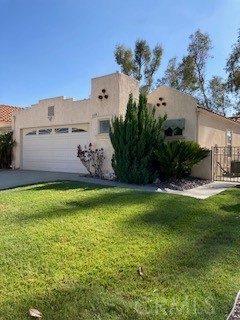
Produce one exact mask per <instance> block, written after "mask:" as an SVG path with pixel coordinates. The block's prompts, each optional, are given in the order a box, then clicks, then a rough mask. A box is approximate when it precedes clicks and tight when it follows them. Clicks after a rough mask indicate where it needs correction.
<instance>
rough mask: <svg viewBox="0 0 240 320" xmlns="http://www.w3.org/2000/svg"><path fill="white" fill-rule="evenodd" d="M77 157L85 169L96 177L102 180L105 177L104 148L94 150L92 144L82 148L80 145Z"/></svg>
mask: <svg viewBox="0 0 240 320" xmlns="http://www.w3.org/2000/svg"><path fill="white" fill-rule="evenodd" d="M77 157H78V158H79V159H80V161H81V162H82V164H83V165H84V167H85V168H86V169H87V171H88V172H89V173H90V175H92V176H94V177H99V178H101V177H102V175H103V171H102V168H103V161H104V159H105V157H104V153H103V148H100V149H93V146H92V144H91V143H89V145H88V147H87V146H85V147H84V148H82V147H81V146H80V145H79V146H78V147H77Z"/></svg>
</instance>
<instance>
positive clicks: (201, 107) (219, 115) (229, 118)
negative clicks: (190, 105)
mask: <svg viewBox="0 0 240 320" xmlns="http://www.w3.org/2000/svg"><path fill="white" fill-rule="evenodd" d="M197 107H198V109H202V110H204V111H206V112H210V113H212V114H214V115H216V116H218V117H221V118H223V119H225V120H228V121H231V122H234V123H236V122H237V124H239V125H240V121H238V120H235V119H232V118H236V117H225V116H223V115H222V114H219V113H216V112H214V111H211V110H208V109H206V108H204V107H203V106H200V105H199V104H198V106H197Z"/></svg>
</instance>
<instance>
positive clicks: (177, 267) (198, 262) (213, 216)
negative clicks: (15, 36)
mask: <svg viewBox="0 0 240 320" xmlns="http://www.w3.org/2000/svg"><path fill="white" fill-rule="evenodd" d="M85 187H86V184H83V186H82V187H81V184H79V182H76V183H74V182H71V184H70V185H69V184H68V182H66V183H63V184H60V183H50V184H49V183H48V184H46V185H43V186H35V187H33V188H28V190H36V191H40V190H43V191H45V190H57V191H65V190H72V189H79V191H82V192H85V191H92V192H93V194H92V195H91V194H90V193H88V195H87V197H86V198H85V197H81V198H78V197H77V196H76V199H74V200H68V201H66V202H61V203H60V204H59V205H58V204H57V203H56V204H55V205H54V207H53V208H52V209H51V210H49V211H44V212H36V213H34V214H29V215H22V216H21V215H19V218H18V219H19V220H21V221H24V222H25V221H31V220H33V221H34V220H39V219H49V218H53V219H57V218H59V217H67V216H69V215H73V214H78V215H79V214H83V215H86V214H88V215H95V214H96V217H97V218H99V215H101V214H103V215H104V214H105V209H106V208H107V209H109V210H111V208H113V211H112V212H111V214H112V215H119V214H124V210H125V208H128V210H129V208H131V206H132V210H133V213H132V214H130V215H127V216H126V218H124V219H123V221H121V222H119V221H118V224H119V226H117V227H119V228H118V229H117V230H118V232H119V233H122V236H123V237H124V235H125V234H126V232H129V233H130V235H129V236H128V238H127V239H126V248H127V246H128V245H131V240H132V239H131V238H132V237H136V234H137V235H139V236H138V237H139V244H141V232H139V230H140V231H142V233H143V232H144V237H147V233H148V232H149V233H151V235H152V234H155V235H156V241H158V239H159V238H158V237H157V236H158V234H159V233H161V232H163V231H164V232H166V237H168V240H167V241H168V242H170V243H171V240H172V239H171V235H174V236H176V237H175V238H179V243H177V244H176V243H175V245H174V243H173V246H172V247H171V248H170V250H168V249H167V250H164V249H162V248H159V249H158V248H157V246H156V247H155V248H156V251H155V252H154V254H152V253H150V254H149V253H148V252H146V264H148V265H149V264H150V265H151V266H152V270H153V273H154V275H153V276H152V278H149V280H146V283H145V286H149V287H151V286H153V285H154V287H155V286H160V285H161V282H160V280H159V279H158V276H157V275H158V274H159V275H160V276H159V277H161V272H162V274H165V273H167V276H166V278H165V279H161V281H162V284H163V286H164V287H165V288H166V287H167V286H168V284H169V283H170V285H171V286H173V287H175V288H176V287H177V286H181V285H182V284H181V279H183V277H186V278H190V279H192V281H194V280H195V281H196V282H197V281H198V279H199V277H203V278H204V277H206V274H207V271H208V270H207V268H208V266H211V263H213V262H214V260H215V259H218V261H223V262H220V263H222V264H223V265H224V260H226V259H227V257H229V256H230V257H231V255H232V256H234V255H235V256H236V255H238V257H239V254H240V253H239V241H240V221H239V220H238V219H237V215H238V211H236V208H237V207H238V204H233V205H231V206H226V207H220V208H218V207H216V206H215V207H214V208H212V207H211V206H208V204H209V203H210V202H209V203H208V201H199V200H196V199H190V198H184V197H180V196H173V195H166V194H164V195H163V194H154V193H145V192H138V191H133V190H129V189H125V190H123V191H121V190H119V189H118V190H117V189H115V190H112V191H111V189H109V188H107V192H103V193H101V189H104V188H106V187H101V186H96V185H94V186H90V187H86V190H85V189H84V188H85ZM94 190H99V191H100V193H99V194H95V193H94ZM116 190H117V191H116ZM216 199H217V197H216ZM211 201H212V202H213V201H214V200H211ZM229 207H230V209H229V210H228V209H227V208H229ZM231 207H233V209H234V210H231ZM223 211H226V212H231V213H228V214H226V212H223ZM17 223H18V221H17ZM113 223H114V221H113ZM123 230H124V232H122V231H123ZM131 235H132V237H131ZM112 240H114V234H113V238H112ZM139 248H140V246H139ZM139 250H140V249H139ZM109 255H111V253H110V252H109ZM147 260H148V261H147ZM235 260H237V257H235ZM235 260H234V261H235ZM117 263H119V261H118V262H116V261H115V262H114V261H113V264H114V265H115V264H117ZM143 263H144V262H143ZM122 267H124V265H122ZM220 268H221V266H220ZM166 270H171V271H169V272H168V271H167V272H166ZM101 271H104V270H101ZM101 271H100V272H99V274H98V273H96V274H95V275H94V279H87V278H88V276H87V274H86V275H85V276H84V277H83V278H82V279H81V280H80V281H79V282H76V283H74V284H72V286H71V285H66V284H65V283H64V282H63V283H59V284H58V287H57V288H56V289H52V290H51V291H49V292H47V289H46V294H42V295H41V294H40V295H36V296H34V297H32V299H28V300H24V299H23V300H22V301H19V302H18V303H17V304H16V305H15V308H16V309H17V312H18V314H23V313H24V314H25V312H26V310H27V309H28V308H29V307H31V306H32V307H37V308H39V310H41V311H42V312H43V314H44V317H45V318H46V319H51V320H55V319H56V320H57V319H106V318H107V317H108V319H126V320H127V319H131V320H132V319H165V317H162V318H160V317H159V315H157V316H156V317H155V316H154V314H145V315H141V314H139V313H137V312H136V310H135V309H134V307H135V306H136V305H135V304H134V303H135V302H136V301H135V300H134V298H133V297H132V296H131V295H130V296H129V294H128V293H125V295H124V293H123V292H124V289H125V288H124V287H121V285H123V284H124V283H122V282H121V279H120V278H118V276H112V275H111V274H110V275H108V274H105V273H104V272H103V274H102V273H101ZM134 272H135V270H134ZM146 273H148V270H146ZM134 274H135V273H134ZM167 277H168V278H167ZM88 280H89V281H88ZM129 281H130V280H129ZM131 281H134V284H133V287H134V286H135V287H136V291H137V292H138V290H139V291H140V289H141V288H142V287H143V286H144V282H142V279H141V278H139V276H137V277H136V279H135V278H134V276H131ZM164 281H168V283H164ZM184 285H185V283H184V282H183V286H184ZM118 286H119V288H118ZM236 286H237V284H236ZM66 287H67V288H66ZM181 289H182V288H181ZM187 289H188V288H186V290H187ZM111 292H112V294H111ZM140 292H141V291H140ZM143 292H144V290H143ZM137 294H138V293H137ZM151 298H152V299H155V298H154V297H150V298H149V299H151ZM139 299H141V296H140V298H139ZM223 300H225V301H229V292H224V299H223ZM221 301H222V300H221ZM227 307H228V306H227V305H224V304H221V306H219V310H225V309H226V308H227ZM147 310H148V309H147ZM224 312H225V311H224ZM222 314H223V312H222ZM0 315H1V311H0ZM106 315H107V317H106ZM19 318H20V319H25V318H24V317H22V318H21V317H19ZM169 319H174V317H172V318H171V317H169ZM179 319H181V316H180V317H179ZM184 319H186V318H184ZM196 319H219V316H218V317H215V318H214V317H213V316H209V317H202V318H200V317H199V318H196Z"/></svg>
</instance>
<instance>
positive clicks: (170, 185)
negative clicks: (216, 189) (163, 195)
mask: <svg viewBox="0 0 240 320" xmlns="http://www.w3.org/2000/svg"><path fill="white" fill-rule="evenodd" d="M210 182H211V181H210V180H204V179H199V178H193V177H187V178H184V179H181V180H176V179H170V180H168V181H160V180H159V179H157V180H156V181H155V183H154V185H155V186H157V187H158V188H161V189H166V188H167V189H173V190H179V191H183V190H189V189H193V188H196V187H199V186H202V185H204V184H207V183H210Z"/></svg>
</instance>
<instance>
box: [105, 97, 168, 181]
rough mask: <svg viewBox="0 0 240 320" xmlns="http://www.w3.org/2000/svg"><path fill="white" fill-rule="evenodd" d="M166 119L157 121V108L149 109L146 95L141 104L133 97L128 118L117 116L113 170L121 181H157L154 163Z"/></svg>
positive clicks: (112, 131)
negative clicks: (155, 151)
mask: <svg viewBox="0 0 240 320" xmlns="http://www.w3.org/2000/svg"><path fill="white" fill-rule="evenodd" d="M165 120H166V116H165V117H163V118H162V117H159V118H155V109H153V110H149V108H148V104H147V98H146V95H144V94H142V93H141V94H140V96H139V103H138V105H137V104H136V102H135V101H133V96H132V95H130V96H129V100H128V104H127V111H126V115H125V119H123V117H122V116H120V117H115V118H114V119H113V121H112V126H111V128H110V139H111V142H112V146H113V149H114V154H113V158H112V167H113V169H114V172H115V175H116V177H117V179H118V180H120V181H122V182H127V183H137V184H147V183H149V182H152V181H153V180H154V179H155V178H156V173H157V172H156V170H153V166H152V161H153V155H154V150H156V148H157V146H159V145H160V144H161V143H162V142H163V134H162V124H163V122H164V121H165Z"/></svg>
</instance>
